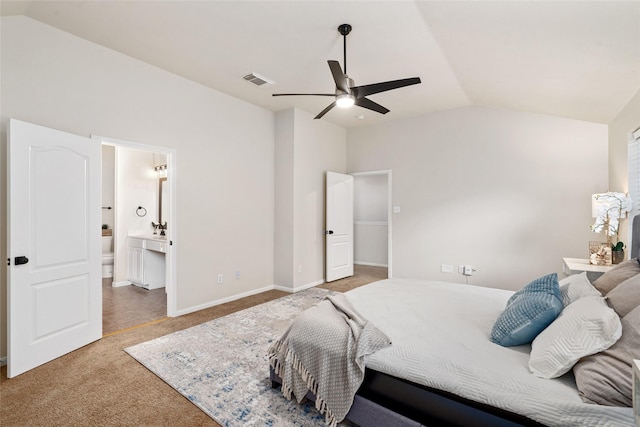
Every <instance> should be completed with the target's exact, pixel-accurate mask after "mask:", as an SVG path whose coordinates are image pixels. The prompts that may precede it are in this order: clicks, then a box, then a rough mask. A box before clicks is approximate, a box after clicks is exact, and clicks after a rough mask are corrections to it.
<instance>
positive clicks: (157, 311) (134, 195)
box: [93, 137, 176, 336]
mask: <svg viewBox="0 0 640 427" xmlns="http://www.w3.org/2000/svg"><path fill="white" fill-rule="evenodd" d="M93 138H94V139H98V140H99V141H100V142H101V144H102V155H103V157H102V166H103V170H102V179H103V182H102V195H103V198H102V224H103V225H102V228H103V230H102V243H103V266H102V268H103V278H102V297H103V298H102V301H103V335H104V336H106V335H111V334H113V333H117V332H118V331H121V330H126V329H129V328H132V327H136V326H139V325H143V324H148V323H153V322H157V321H159V320H162V319H164V318H166V317H167V316H171V315H172V313H175V311H176V304H175V300H176V298H175V293H176V281H175V260H176V256H175V246H174V245H173V242H174V240H175V239H176V233H175V230H174V228H175V227H171V226H172V225H173V224H175V219H176V213H175V206H174V203H173V201H174V200H175V188H176V185H175V183H176V174H175V167H173V165H174V164H175V150H172V149H167V148H164V147H159V146H149V145H145V144H139V143H135V142H130V141H122V140H115V139H111V138H106V137H93ZM132 236H135V237H134V238H132ZM110 263H112V264H110Z"/></svg>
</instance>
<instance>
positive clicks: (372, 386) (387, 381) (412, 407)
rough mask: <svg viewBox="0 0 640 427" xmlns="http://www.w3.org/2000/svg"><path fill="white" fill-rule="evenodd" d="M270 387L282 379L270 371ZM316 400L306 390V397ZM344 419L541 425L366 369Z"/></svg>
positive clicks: (402, 425)
mask: <svg viewBox="0 0 640 427" xmlns="http://www.w3.org/2000/svg"><path fill="white" fill-rule="evenodd" d="M270 379H271V386H272V387H274V388H276V387H279V386H280V385H281V382H282V381H281V379H280V377H278V375H276V374H275V372H274V371H273V369H271V370H270ZM306 397H307V398H308V399H310V400H315V396H314V395H313V394H312V393H311V392H309V393H307V396H306ZM347 420H349V421H351V422H353V423H355V424H357V425H359V426H361V427H380V426H384V427H409V426H411V427H414V426H415V427H418V426H429V427H431V426H452V427H453V426H456V427H516V426H543V424H540V423H538V422H536V421H533V420H531V419H529V418H526V417H524V416H522V415H518V414H514V413H512V412H508V411H505V410H502V409H499V408H495V407H492V406H489V405H484V404H482V403H478V402H474V401H472V400H468V399H464V398H462V397H460V396H457V395H454V394H452V393H448V392H445V391H442V390H437V389H433V388H430V387H426V386H423V385H420V384H416V383H413V382H410V381H407V380H403V379H400V378H396V377H393V376H391V375H388V374H384V373H382V372H377V371H374V370H371V369H369V368H366V370H365V376H364V381H363V382H362V385H361V386H360V388H359V389H358V392H357V393H356V396H355V398H354V401H353V406H351V410H350V411H349V413H348V414H347Z"/></svg>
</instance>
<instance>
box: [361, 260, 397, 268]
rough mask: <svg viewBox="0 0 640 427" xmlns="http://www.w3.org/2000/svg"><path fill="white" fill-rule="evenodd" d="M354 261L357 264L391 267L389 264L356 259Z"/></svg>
mask: <svg viewBox="0 0 640 427" xmlns="http://www.w3.org/2000/svg"><path fill="white" fill-rule="evenodd" d="M353 263H354V264H356V265H366V266H369V267H389V266H388V265H387V264H378V263H375V262H365V261H354V262H353Z"/></svg>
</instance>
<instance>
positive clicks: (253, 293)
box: [175, 285, 275, 316]
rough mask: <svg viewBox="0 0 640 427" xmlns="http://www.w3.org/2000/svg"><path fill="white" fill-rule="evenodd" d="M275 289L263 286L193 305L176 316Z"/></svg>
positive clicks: (177, 312)
mask: <svg viewBox="0 0 640 427" xmlns="http://www.w3.org/2000/svg"><path fill="white" fill-rule="evenodd" d="M273 289H275V286H274V285H271V286H265V287H264V288H260V289H254V290H252V291H247V292H243V293H241V294H236V295H232V296H230V297H226V298H220V299H217V300H214V301H210V302H208V303H205V304H199V305H194V306H192V307H188V308H184V309H182V310H178V311H176V314H175V315H176V316H182V315H183V314H189V313H194V312H196V311H200V310H204V309H205V308H211V307H215V306H216V305H220V304H224V303H226V302H231V301H235V300H239V299H240V298H245V297H250V296H251V295H256V294H260V293H262V292H266V291H271V290H273Z"/></svg>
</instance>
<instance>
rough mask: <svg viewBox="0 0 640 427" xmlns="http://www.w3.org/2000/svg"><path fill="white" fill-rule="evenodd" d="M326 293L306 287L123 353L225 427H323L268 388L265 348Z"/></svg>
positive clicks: (304, 408) (307, 409) (311, 410)
mask: <svg viewBox="0 0 640 427" xmlns="http://www.w3.org/2000/svg"><path fill="white" fill-rule="evenodd" d="M328 292H329V291H326V290H324V289H315V288H312V289H307V290H305V291H302V292H298V293H296V294H293V295H289V296H285V297H282V298H279V299H277V300H274V301H270V302H267V303H264V304H260V305H257V306H255V307H251V308H248V309H246V310H242V311H239V312H236V313H234V314H231V315H229V316H225V317H221V318H218V319H215V320H212V321H210V322H207V323H203V324H201V325H197V326H194V327H192V328H189V329H185V330H183V331H179V332H175V333H172V334H169V335H166V336H163V337H160V338H156V339H154V340H151V341H147V342H144V343H142V344H138V345H135V346H132V347H129V348H127V349H125V351H126V352H127V353H129V354H130V355H131V356H132V357H134V358H135V359H136V360H138V361H139V362H140V363H142V364H143V365H144V366H145V367H147V368H148V369H149V370H151V371H152V372H153V373H154V374H156V375H157V376H159V377H160V378H162V379H163V380H164V381H165V382H166V383H167V384H169V385H170V386H171V387H173V388H174V389H176V390H177V391H178V392H180V393H181V394H183V395H184V396H185V397H187V398H188V399H189V400H190V401H191V402H193V403H194V404H195V405H197V406H198V407H199V408H200V409H202V410H203V411H204V412H205V413H206V414H207V415H209V416H210V417H211V418H213V419H214V420H216V421H217V422H218V423H219V424H221V425H223V426H225V427H235V426H238V427H240V426H277V427H280V426H323V425H324V417H323V416H321V415H320V414H319V413H318V411H317V410H316V409H315V407H314V406H313V404H303V405H298V403H297V402H295V401H293V402H292V401H288V400H287V399H285V398H284V397H283V396H282V393H281V392H280V389H272V388H271V382H270V381H269V361H268V359H267V349H268V348H269V345H270V344H271V343H272V342H273V341H274V340H276V339H278V338H279V337H280V336H281V335H282V334H283V333H284V331H285V330H286V329H287V327H288V326H289V324H290V322H291V320H292V319H293V318H294V317H295V316H296V315H297V314H298V313H300V312H302V311H303V310H305V309H306V308H308V307H311V306H312V305H313V304H315V303H317V302H320V301H321V300H322V299H323V298H324V297H325V296H326V295H327V294H328Z"/></svg>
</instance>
